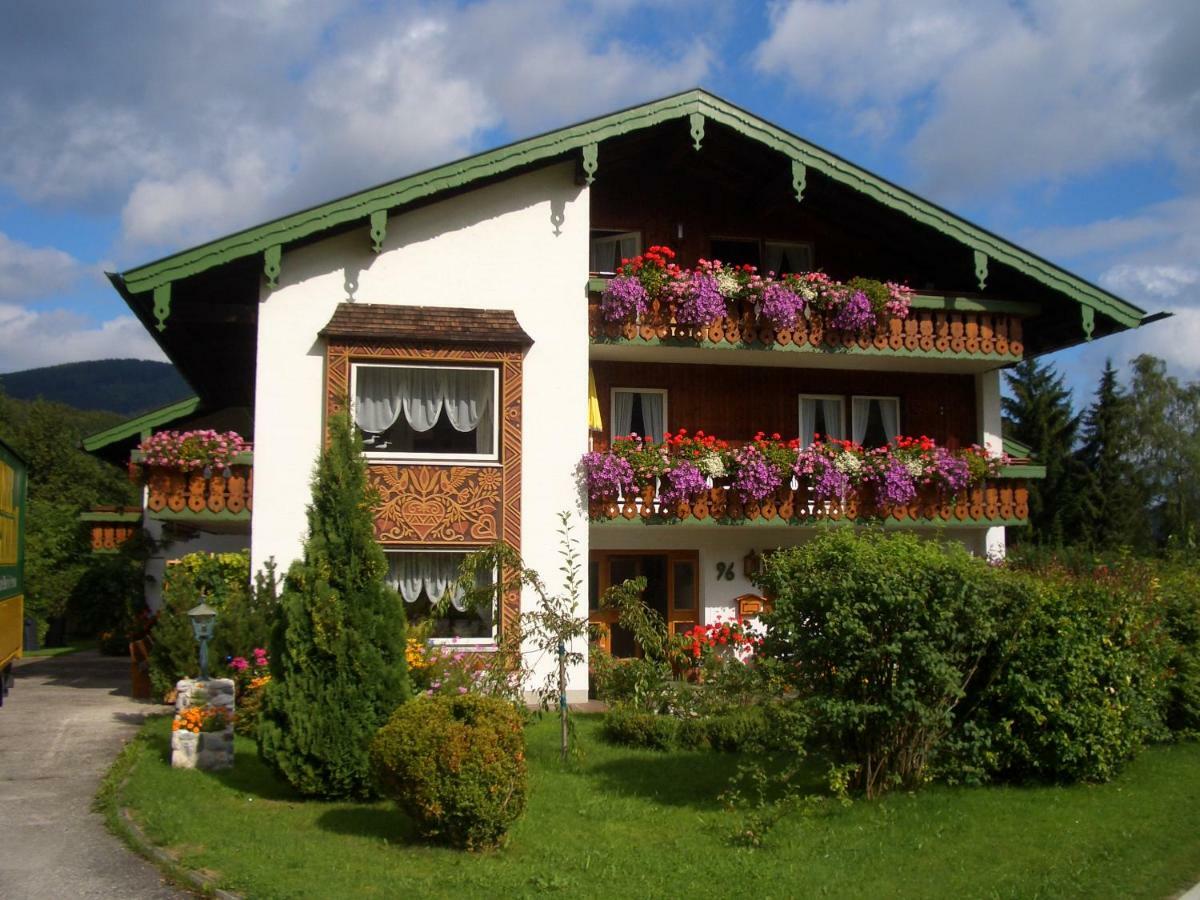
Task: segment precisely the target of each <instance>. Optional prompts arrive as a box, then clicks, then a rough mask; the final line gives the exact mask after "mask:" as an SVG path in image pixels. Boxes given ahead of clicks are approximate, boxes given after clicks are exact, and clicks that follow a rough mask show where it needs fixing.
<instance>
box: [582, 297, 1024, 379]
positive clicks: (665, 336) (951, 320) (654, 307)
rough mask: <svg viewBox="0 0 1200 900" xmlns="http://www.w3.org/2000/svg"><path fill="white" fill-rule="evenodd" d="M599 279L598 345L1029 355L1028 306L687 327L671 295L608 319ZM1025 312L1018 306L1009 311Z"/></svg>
mask: <svg viewBox="0 0 1200 900" xmlns="http://www.w3.org/2000/svg"><path fill="white" fill-rule="evenodd" d="M602 285H603V281H598V280H595V281H593V283H592V293H591V294H590V298H589V301H588V336H589V338H590V339H591V341H592V343H623V344H635V345H637V344H644V345H666V346H698V345H699V346H708V347H713V348H726V349H736V348H746V349H770V350H791V351H807V352H825V353H833V352H842V353H845V352H852V353H867V354H872V353H874V354H882V355H893V354H912V355H920V356H929V357H934V358H946V359H993V360H998V361H1003V362H1013V361H1016V360H1019V359H1021V358H1022V355H1023V353H1024V349H1025V345H1024V340H1023V328H1022V315H1023V314H1026V313H1028V312H1030V311H1032V310H1026V309H1025V305H1024V304H1019V303H1012V304H1005V303H1003V302H998V301H989V302H984V301H976V300H954V299H947V298H945V297H931V296H930V297H927V296H919V297H917V298H914V304H913V309H912V310H911V312H910V313H909V315H908V317H907V318H905V319H899V318H894V317H893V318H888V319H886V320H884V321H883V322H881V323H879V324H878V325H877V326H876V327H874V328H872V329H869V330H866V331H863V332H852V331H843V330H840V329H836V328H827V327H825V326H824V323H822V322H821V321H820V320H819V319H811V320H809V319H804V318H802V319H801V320H800V322H799V323H798V324H797V325H796V327H795V328H783V329H779V330H776V329H774V328H773V327H772V326H771V325H770V324H769V323H767V322H765V321H763V320H761V319H760V318H758V317H757V316H756V315H755V314H754V311H753V309H749V308H747V309H742V310H740V311H739V313H738V315H736V316H735V315H727V316H724V317H722V318H720V319H717V320H715V321H714V322H711V323H709V324H707V325H681V324H679V323H678V322H676V321H675V314H674V307H673V304H672V303H671V302H669V301H660V300H654V301H652V302H651V304H650V308H649V310H648V311H647V312H646V313H645V315H643V316H641V317H640V318H639V319H638V321H637V322H607V321H605V319H604V317H603V316H602V315H601V311H600V293H599V290H598V288H600V287H601V286H602ZM1008 309H1012V310H1018V311H1017V312H1012V311H1004V310H1008Z"/></svg>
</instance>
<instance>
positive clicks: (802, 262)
mask: <svg viewBox="0 0 1200 900" xmlns="http://www.w3.org/2000/svg"><path fill="white" fill-rule="evenodd" d="M763 249H764V251H765V252H764V253H763V269H765V270H766V271H767V272H774V273H775V274H776V275H794V274H796V273H797V272H811V271H812V267H813V250H812V244H797V243H789V242H786V241H767V242H766V244H765V245H764V248H763Z"/></svg>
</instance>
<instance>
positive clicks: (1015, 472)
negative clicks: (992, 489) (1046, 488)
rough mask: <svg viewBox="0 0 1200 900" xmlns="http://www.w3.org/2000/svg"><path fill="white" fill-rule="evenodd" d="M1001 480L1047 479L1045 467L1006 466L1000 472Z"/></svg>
mask: <svg viewBox="0 0 1200 900" xmlns="http://www.w3.org/2000/svg"><path fill="white" fill-rule="evenodd" d="M1000 477H1001V478H1045V477H1046V467H1045V466H1035V465H1028V466H1004V467H1003V468H1002V469H1001V470H1000Z"/></svg>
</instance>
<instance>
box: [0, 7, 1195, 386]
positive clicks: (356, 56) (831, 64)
mask: <svg viewBox="0 0 1200 900" xmlns="http://www.w3.org/2000/svg"><path fill="white" fill-rule="evenodd" d="M1197 46H1200V3H1197V2H1195V0H972V2H970V3H966V2H962V0H836V2H829V0H786V2H784V0H780V2H767V3H761V4H760V3H750V2H730V0H647V2H637V0H607V2H605V0H595V2H545V0H479V2H473V3H453V2H428V3H417V2H382V0H378V2H349V0H258V2H252V0H208V2H205V3H191V4H184V3H171V2H158V3H144V2H133V0H107V2H104V3H96V2H92V0H76V2H68V0H10V2H7V3H4V4H3V6H2V7H0V373H3V372H10V371H17V370H21V369H26V368H31V367H34V366H41V365H51V364H55V363H61V362H72V361H76V360H85V359H100V358H106V357H140V358H146V359H161V358H162V356H161V353H160V352H159V350H158V349H157V347H156V345H155V344H154V343H153V341H152V340H151V339H150V337H149V335H148V334H146V332H145V331H144V330H143V329H142V327H141V326H140V324H138V323H137V321H136V320H135V319H134V318H133V317H132V315H130V314H129V312H128V310H127V309H126V308H125V306H124V304H123V302H122V301H121V299H120V298H119V297H118V296H117V294H116V292H115V291H113V290H112V288H111V287H110V286H109V285H108V283H107V281H106V280H105V279H104V276H103V273H104V272H105V271H106V270H107V271H113V270H116V271H120V270H124V269H128V268H131V267H133V266H136V265H139V264H141V263H144V262H148V261H151V260H153V259H157V258H159V257H161V256H164V255H167V254H169V253H172V252H175V251H177V250H181V249H184V248H187V247H190V246H193V245H195V244H197V243H200V242H202V241H205V240H208V239H210V238H214V237H219V236H221V235H224V234H227V233H229V232H231V231H234V230H237V229H239V228H242V227H245V226H248V225H254V224H257V223H259V222H262V221H265V220H267V219H270V218H272V217H275V216H278V215H281V214H284V213H287V212H291V211H293V210H296V209H299V208H303V207H305V206H308V205H312V204H314V203H320V202H323V201H326V200H329V199H332V198H334V197H337V196H341V195H343V194H347V193H351V192H353V191H356V190H359V189H362V188H365V187H369V186H371V185H374V184H377V183H379V182H383V181H387V180H391V179H394V178H399V177H401V176H403V175H405V174H408V173H410V172H413V171H416V170H419V169H421V168H424V167H427V166H430V165H434V164H437V163H440V162H446V161H449V160H451V159H453V158H456V157H460V156H463V155H466V154H470V153H474V152H477V151H480V150H484V149H487V148H489V147H493V146H496V145H498V144H501V143H505V142H507V141H510V140H514V139H519V138H522V137H526V136H529V135H531V134H535V133H538V132H541V131H545V130H548V129H553V128H557V127H560V126H563V125H568V124H571V123H573V122H576V121H579V120H581V119H584V118H588V117H590V116H593V115H599V114H603V113H606V112H610V111H612V110H615V109H619V108H622V107H624V106H628V105H631V104H635V103H639V102H643V101H646V100H650V99H654V98H656V97H660V96H664V95H666V94H670V93H673V92H675V91H678V90H684V89H687V88H691V87H696V86H702V87H704V88H706V89H708V90H709V91H711V92H713V93H715V94H717V95H719V96H722V97H724V98H726V99H727V100H730V101H731V102H733V103H736V104H738V105H740V106H743V107H745V108H746V109H748V110H750V111H752V112H754V113H756V114H758V115H760V116H762V117H763V118H765V119H768V120H769V121H772V122H774V123H775V124H777V125H780V126H782V127H784V128H786V129H788V130H789V131H792V132H794V133H796V134H798V135H800V136H801V137H803V138H805V139H807V140H810V141H812V142H813V143H816V144H818V145H820V146H823V147H825V148H827V149H829V150H832V151H833V152H835V153H838V154H840V155H842V156H844V157H846V158H848V159H850V160H852V161H854V162H855V163H857V164H859V165H861V166H863V167H865V168H867V169H869V170H871V171H873V172H876V173H878V174H880V175H883V176H884V177H886V178H888V179H891V180H893V181H896V182H898V183H899V184H901V185H904V186H905V187H907V188H909V189H911V190H913V191H915V192H917V193H918V194H921V195H922V196H925V197H928V198H929V199H932V200H934V201H936V202H938V203H940V204H942V205H944V206H946V207H948V208H949V209H951V210H953V211H954V212H956V213H958V214H959V215H961V216H963V217H965V218H967V219H969V220H971V221H973V222H976V223H978V224H980V225H983V226H985V227H987V228H989V229H991V230H993V231H996V232H998V233H999V234H1001V235H1003V236H1004V237H1006V238H1008V239H1010V240H1012V241H1014V242H1016V243H1017V244H1019V245H1021V246H1024V247H1027V248H1028V249H1030V250H1033V251H1035V252H1037V253H1039V254H1041V255H1043V256H1045V257H1047V258H1049V259H1051V260H1053V261H1054V262H1056V263H1058V264H1060V265H1062V266H1064V267H1066V268H1067V269H1069V270H1071V271H1073V272H1075V273H1077V274H1079V275H1081V276H1083V277H1085V278H1088V279H1090V280H1092V281H1095V282H1097V283H1098V284H1100V285H1102V286H1103V287H1105V288H1107V289H1109V290H1111V291H1113V292H1114V293H1116V294H1118V295H1119V296H1122V297H1124V298H1126V299H1128V300H1130V301H1131V302H1133V303H1135V304H1137V305H1139V306H1141V307H1143V308H1144V309H1146V310H1147V311H1149V312H1157V311H1160V310H1168V311H1171V312H1173V313H1174V314H1175V315H1174V318H1172V319H1169V320H1167V321H1166V322H1164V323H1159V324H1157V325H1153V326H1150V327H1147V328H1145V329H1141V330H1139V331H1137V332H1135V333H1130V334H1125V335H1121V336H1118V337H1115V338H1108V339H1105V340H1103V341H1097V342H1095V343H1094V344H1090V345H1087V346H1085V347H1082V348H1076V349H1073V350H1069V351H1065V352H1063V353H1060V354H1057V355H1056V356H1054V357H1052V359H1053V361H1054V362H1055V363H1056V364H1057V365H1059V367H1060V368H1061V369H1062V370H1063V371H1064V373H1065V374H1066V375H1067V378H1068V381H1069V383H1070V384H1071V386H1072V387H1073V388H1074V389H1075V391H1076V396H1077V399H1079V400H1080V401H1081V402H1082V401H1086V399H1087V397H1088V395H1090V394H1091V392H1092V390H1093V386H1094V384H1095V380H1096V378H1097V377H1098V373H1099V371H1100V369H1101V367H1102V366H1103V364H1104V360H1105V358H1106V357H1112V358H1113V360H1114V362H1115V363H1116V364H1117V365H1118V366H1123V365H1124V364H1125V363H1126V362H1127V361H1128V359H1130V358H1131V357H1132V356H1134V355H1136V354H1138V353H1153V354H1156V355H1158V356H1161V357H1163V358H1165V359H1166V360H1167V362H1168V366H1169V368H1170V370H1171V371H1172V372H1173V373H1174V374H1176V375H1178V376H1180V377H1182V378H1187V379H1193V378H1200V350H1198V349H1197V348H1198V347H1200V296H1198V294H1200V152H1198V151H1200V53H1197V52H1196V51H1195V48H1196V47H1197Z"/></svg>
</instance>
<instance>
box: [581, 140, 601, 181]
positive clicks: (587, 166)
mask: <svg viewBox="0 0 1200 900" xmlns="http://www.w3.org/2000/svg"><path fill="white" fill-rule="evenodd" d="M599 168H600V145H599V144H596V143H592V144H584V145H583V174H584V177H585V178H586V180H587V183H588V184H589V185H590V184H591V183H592V182H593V181H595V180H596V170H597V169H599Z"/></svg>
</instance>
